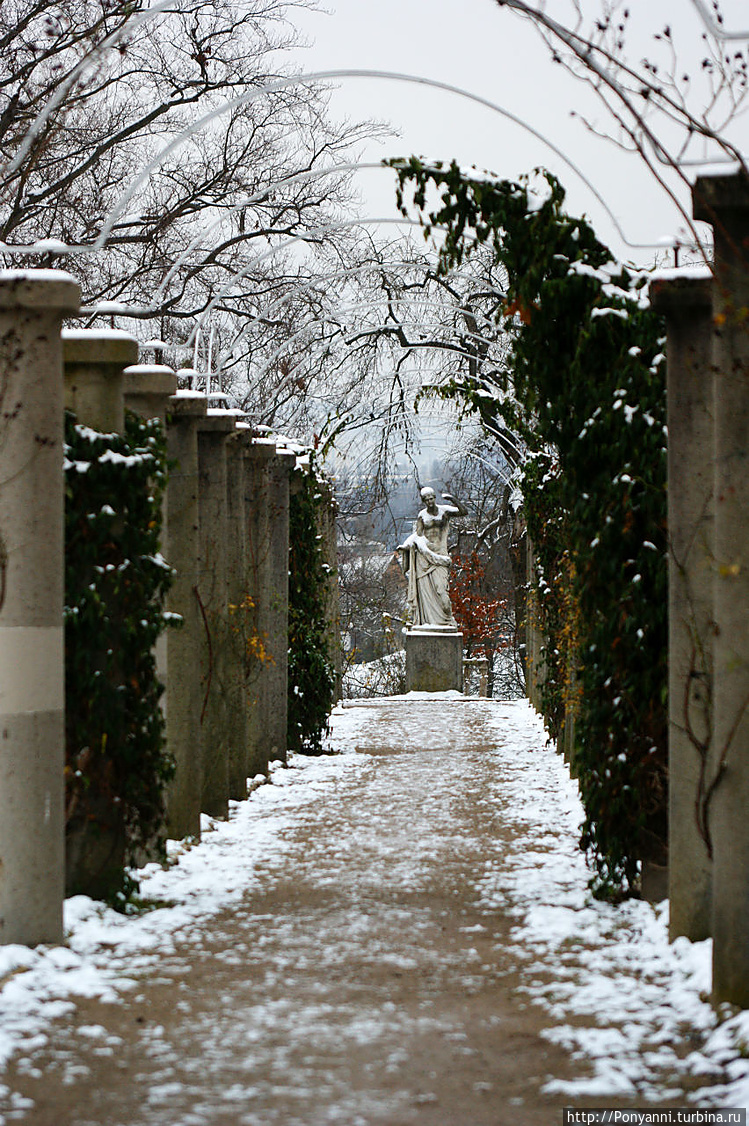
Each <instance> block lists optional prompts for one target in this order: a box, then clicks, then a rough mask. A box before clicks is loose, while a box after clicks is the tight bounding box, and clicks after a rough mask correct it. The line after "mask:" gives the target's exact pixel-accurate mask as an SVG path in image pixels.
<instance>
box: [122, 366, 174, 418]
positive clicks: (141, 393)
mask: <svg viewBox="0 0 749 1126" xmlns="http://www.w3.org/2000/svg"><path fill="white" fill-rule="evenodd" d="M123 392H124V396H125V407H126V409H127V410H130V411H132V412H133V414H137V415H138V417H139V418H142V419H149V418H157V419H158V420H159V422H161V423H162V424H165V423H166V411H167V404H168V402H169V399H170V398H171V396H172V395H176V393H177V375H176V373H175V371H174V369H173V368H170V367H167V366H166V365H165V364H131V365H130V366H129V367H126V368H125V371H124V372H123Z"/></svg>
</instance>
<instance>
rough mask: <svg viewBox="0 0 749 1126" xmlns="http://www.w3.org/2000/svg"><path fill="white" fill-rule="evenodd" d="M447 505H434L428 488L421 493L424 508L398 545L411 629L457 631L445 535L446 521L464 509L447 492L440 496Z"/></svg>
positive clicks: (432, 490)
mask: <svg viewBox="0 0 749 1126" xmlns="http://www.w3.org/2000/svg"><path fill="white" fill-rule="evenodd" d="M442 498H443V500H446V501H447V502H448V503H447V504H437V494H436V493H435V491H434V489H432V488H430V487H428V486H427V487H426V488H423V489H422V490H421V499H422V501H423V502H424V507H423V508H422V509H421V511H420V512H419V515H418V516H417V517H416V520H415V522H414V530H413V532H412V533H411V535H410V536H409V537H408V538H407V539H406V540H405V541H404V543H402V544H401V545H400V547H399V548H398V551H399V552H400V555H401V563H402V565H403V568H404V570H405V571H406V573H407V575H408V604H409V607H410V610H411V621H412V625H414V626H439V627H440V628H441V629H445V628H447V629H454V630H456V629H457V628H458V624H457V622H456V621H455V618H454V617H453V612H452V606H451V603H450V595H449V594H448V575H449V572H450V555H449V553H448V548H447V533H448V527H449V524H450V520H451V519H452V518H453V517H455V516H464V515H465V512H466V510H465V508H464V507H463V506H462V505H461V503H460V501H457V500H456V499H455V497H453V496H451V495H450V494H449V493H443V494H442Z"/></svg>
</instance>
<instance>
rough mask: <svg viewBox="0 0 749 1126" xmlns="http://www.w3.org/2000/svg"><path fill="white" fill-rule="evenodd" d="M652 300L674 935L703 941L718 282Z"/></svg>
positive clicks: (689, 279) (674, 287)
mask: <svg viewBox="0 0 749 1126" xmlns="http://www.w3.org/2000/svg"><path fill="white" fill-rule="evenodd" d="M651 302H652V304H653V307H654V308H655V309H657V310H659V311H660V312H663V313H664V314H665V316H666V325H667V338H668V365H667V377H668V388H667V392H668V393H667V400H668V528H669V610H668V623H669V662H668V665H669V873H668V881H669V899H670V901H671V903H670V915H669V932H670V935H671V938H672V939H674V938H677V937H678V936H679V935H686V936H687V938H690V939H692V941H695V942H700V941H702V940H703V939H705V938H707V937H708V936H709V934H710V932H711V921H710V915H711V899H712V891H711V883H712V873H711V868H712V865H711V861H710V857H709V854H708V847H707V844H706V841H705V839H704V834H705V832H706V827H705V825H704V824H703V820H704V818H703V812H704V795H705V790H706V786H707V785H709V782H710V777H711V773H712V764H711V763H710V761H709V758H708V753H709V746H710V740H711V734H712V732H711V715H712V697H713V667H712V666H713V570H714V543H713V539H714V491H713V477H714V467H715V466H714V452H713V443H714V419H713V370H712V345H713V316H712V276H711V275H710V274H709V272H706V274H705V275H704V276H695V274H694V272H693V271H690V272H689V274H688V275H686V274H685V275H684V276H674V277H672V278H669V279H659V280H658V281H656V282H654V283H653V285H652V286H651ZM695 744H700V745H701V747H702V749H701V750H700V748H699V747H698V746H696V745H695Z"/></svg>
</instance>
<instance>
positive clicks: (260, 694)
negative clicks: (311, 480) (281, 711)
mask: <svg viewBox="0 0 749 1126" xmlns="http://www.w3.org/2000/svg"><path fill="white" fill-rule="evenodd" d="M275 456H276V444H275V442H274V441H273V440H272V439H269V438H255V439H253V440H252V441H251V442H250V443H249V444H248V445H247V446H246V448H245V459H244V502H245V549H246V572H245V590H246V594H245V599H244V604H245V607H246V608H245V611H244V613H243V619H244V620H243V631H244V635H245V645H246V657H247V764H248V765H247V772H248V775H249V776H250V777H253V776H254V775H255V774H262V773H265V772H266V771H267V769H268V763H269V762H270V745H271V740H270V731H269V728H268V724H267V720H268V714H267V701H268V669H269V666H270V665H271V664H272V662H273V661H274V660H275V658H276V654H275V653H274V652H273V651H272V650H271V647H270V636H269V600H270V591H271V587H272V573H271V548H270V543H271V532H270V507H269V481H270V475H269V473H268V466H269V464H270V462H271V461H272V460H273V459H274V458H275Z"/></svg>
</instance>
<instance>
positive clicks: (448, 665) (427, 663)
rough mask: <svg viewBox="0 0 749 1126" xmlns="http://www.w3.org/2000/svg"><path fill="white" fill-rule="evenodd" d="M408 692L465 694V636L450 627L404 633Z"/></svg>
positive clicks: (428, 627) (417, 628)
mask: <svg viewBox="0 0 749 1126" xmlns="http://www.w3.org/2000/svg"><path fill="white" fill-rule="evenodd" d="M403 639H404V641H405V645H406V692H450V691H455V692H462V691H463V634H462V633H460V632H459V631H458V630H455V629H453V628H452V627H450V626H428V625H427V626H412V627H411V629H405V630H404V631H403Z"/></svg>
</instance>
